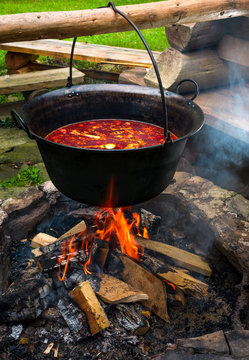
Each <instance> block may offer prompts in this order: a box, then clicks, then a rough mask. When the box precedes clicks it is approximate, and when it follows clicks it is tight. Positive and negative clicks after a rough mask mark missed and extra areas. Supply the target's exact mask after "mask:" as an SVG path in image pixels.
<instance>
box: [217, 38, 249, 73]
mask: <svg viewBox="0 0 249 360" xmlns="http://www.w3.org/2000/svg"><path fill="white" fill-rule="evenodd" d="M217 51H218V55H219V57H220V58H221V59H223V60H226V61H230V62H232V63H235V64H239V65H242V66H246V67H247V68H248V67H249V41H248V40H243V39H240V38H238V37H235V36H231V35H224V36H223V38H222V40H221V41H220V42H219V46H218V50H217ZM247 71H248V70H247Z"/></svg>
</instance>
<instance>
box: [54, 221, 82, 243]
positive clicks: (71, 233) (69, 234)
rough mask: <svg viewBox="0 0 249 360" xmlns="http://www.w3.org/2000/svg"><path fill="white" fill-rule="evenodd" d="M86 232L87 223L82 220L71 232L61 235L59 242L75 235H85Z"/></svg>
mask: <svg viewBox="0 0 249 360" xmlns="http://www.w3.org/2000/svg"><path fill="white" fill-rule="evenodd" d="M84 231H86V223H85V221H84V220H82V221H81V222H79V223H78V224H77V225H75V226H74V227H72V228H71V229H70V230H68V231H67V232H65V234H63V235H61V236H60V237H59V239H58V240H62V239H65V238H67V237H69V236H73V235H76V234H79V233H83V232H84Z"/></svg>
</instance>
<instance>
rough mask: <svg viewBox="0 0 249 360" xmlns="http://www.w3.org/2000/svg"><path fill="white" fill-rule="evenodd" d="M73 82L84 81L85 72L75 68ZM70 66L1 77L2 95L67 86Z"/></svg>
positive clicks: (0, 88)
mask: <svg viewBox="0 0 249 360" xmlns="http://www.w3.org/2000/svg"><path fill="white" fill-rule="evenodd" d="M72 74H73V83H74V84H80V83H82V82H83V78H84V74H83V73H82V72H81V71H79V70H77V69H74V68H73V73H72ZM68 75H69V69H68V68H59V69H52V70H44V71H34V72H29V73H27V74H13V75H5V76H1V77H0V95H1V94H13V93H15V92H23V91H33V90H37V89H44V88H51V87H60V86H66V83H67V78H68Z"/></svg>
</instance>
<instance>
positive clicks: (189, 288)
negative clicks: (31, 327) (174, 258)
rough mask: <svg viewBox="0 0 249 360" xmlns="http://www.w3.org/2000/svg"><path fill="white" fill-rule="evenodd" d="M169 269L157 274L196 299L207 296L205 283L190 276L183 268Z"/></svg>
mask: <svg viewBox="0 0 249 360" xmlns="http://www.w3.org/2000/svg"><path fill="white" fill-rule="evenodd" d="M171 269H172V271H167V272H166V273H158V274H157V275H158V276H159V277H161V278H162V279H164V280H166V281H167V282H170V283H172V284H174V285H175V286H176V287H177V288H179V289H180V290H182V291H184V292H185V293H187V294H191V295H193V296H195V297H196V298H197V299H201V298H202V297H207V291H208V285H207V284H205V283H203V282H202V281H200V280H197V279H195V278H194V277H192V276H190V275H189V273H188V271H187V270H185V269H178V268H175V267H171Z"/></svg>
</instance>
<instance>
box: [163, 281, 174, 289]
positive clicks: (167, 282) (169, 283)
mask: <svg viewBox="0 0 249 360" xmlns="http://www.w3.org/2000/svg"><path fill="white" fill-rule="evenodd" d="M163 281H164V282H166V284H168V285H170V286H172V288H173V289H174V290H175V289H176V286H175V285H174V284H172V283H171V282H169V281H167V280H163Z"/></svg>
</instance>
